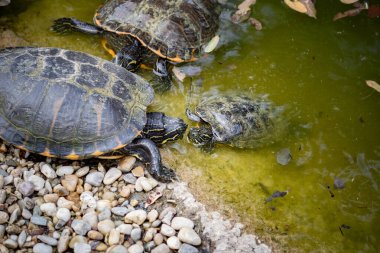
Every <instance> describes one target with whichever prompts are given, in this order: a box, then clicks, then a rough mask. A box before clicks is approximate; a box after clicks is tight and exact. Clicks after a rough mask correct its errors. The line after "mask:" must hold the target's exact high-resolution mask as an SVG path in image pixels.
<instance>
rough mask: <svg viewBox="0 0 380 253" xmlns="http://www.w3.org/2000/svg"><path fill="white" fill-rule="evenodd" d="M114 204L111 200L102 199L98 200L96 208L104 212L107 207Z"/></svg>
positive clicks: (109, 207)
mask: <svg viewBox="0 0 380 253" xmlns="http://www.w3.org/2000/svg"><path fill="white" fill-rule="evenodd" d="M111 208H112V204H111V201H109V200H106V199H101V200H98V201H97V202H96V210H98V211H99V212H102V211H103V210H105V209H111Z"/></svg>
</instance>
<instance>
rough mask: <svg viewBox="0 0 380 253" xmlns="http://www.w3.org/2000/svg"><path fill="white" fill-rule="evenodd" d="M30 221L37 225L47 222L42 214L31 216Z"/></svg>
mask: <svg viewBox="0 0 380 253" xmlns="http://www.w3.org/2000/svg"><path fill="white" fill-rule="evenodd" d="M30 222H31V223H33V224H35V225H39V226H47V223H48V221H47V219H46V218H44V217H42V216H32V217H31V218H30Z"/></svg>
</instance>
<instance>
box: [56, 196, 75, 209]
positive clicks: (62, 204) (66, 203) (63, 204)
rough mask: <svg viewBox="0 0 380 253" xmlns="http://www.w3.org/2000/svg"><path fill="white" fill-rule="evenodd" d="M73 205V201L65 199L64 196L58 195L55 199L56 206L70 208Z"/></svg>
mask: <svg viewBox="0 0 380 253" xmlns="http://www.w3.org/2000/svg"><path fill="white" fill-rule="evenodd" d="M73 205H74V202H73V201H70V200H67V199H65V198H64V197H60V198H59V199H58V201H57V206H58V207H63V208H67V209H69V210H70V209H71V208H72V206H73Z"/></svg>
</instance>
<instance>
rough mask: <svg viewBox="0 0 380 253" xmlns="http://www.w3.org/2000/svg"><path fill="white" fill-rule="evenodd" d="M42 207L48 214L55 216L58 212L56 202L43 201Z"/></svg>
mask: <svg viewBox="0 0 380 253" xmlns="http://www.w3.org/2000/svg"><path fill="white" fill-rule="evenodd" d="M40 209H41V211H42V212H43V213H45V214H47V215H48V216H55V215H56V213H57V206H56V205H55V204H54V203H43V204H42V205H41V206H40Z"/></svg>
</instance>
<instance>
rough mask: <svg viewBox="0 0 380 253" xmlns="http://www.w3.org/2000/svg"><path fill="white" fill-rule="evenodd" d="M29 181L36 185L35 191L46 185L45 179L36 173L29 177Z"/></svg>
mask: <svg viewBox="0 0 380 253" xmlns="http://www.w3.org/2000/svg"><path fill="white" fill-rule="evenodd" d="M28 181H29V182H31V183H32V184H33V185H34V190H35V191H40V190H42V189H43V188H44V186H45V180H44V179H43V178H42V177H39V176H36V175H31V176H30V177H29V178H28Z"/></svg>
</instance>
